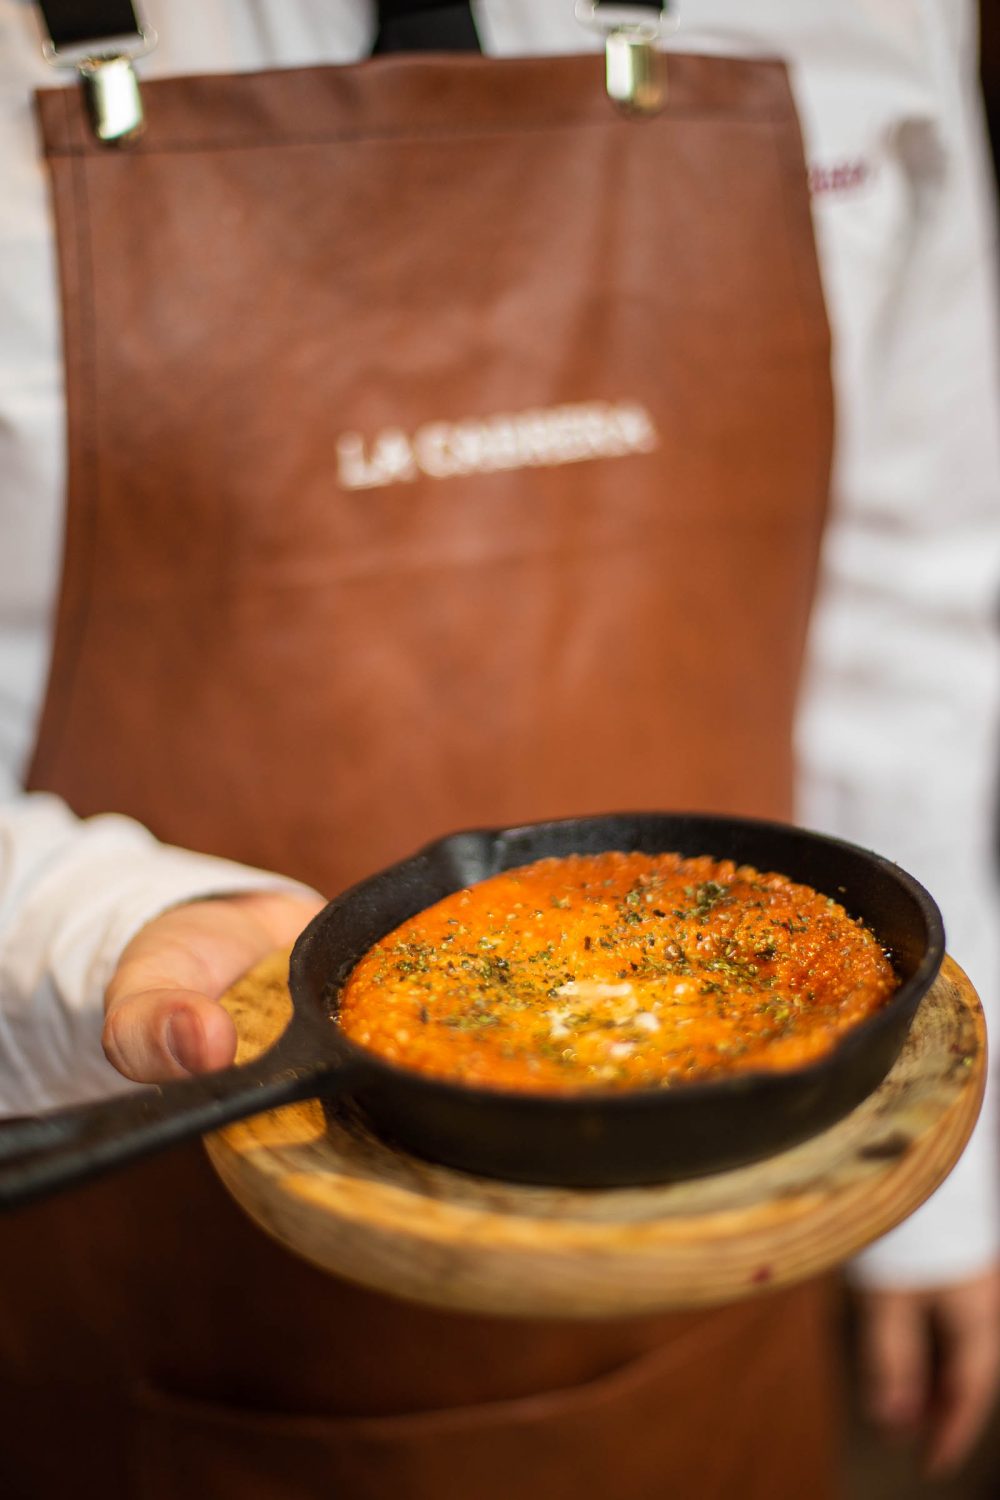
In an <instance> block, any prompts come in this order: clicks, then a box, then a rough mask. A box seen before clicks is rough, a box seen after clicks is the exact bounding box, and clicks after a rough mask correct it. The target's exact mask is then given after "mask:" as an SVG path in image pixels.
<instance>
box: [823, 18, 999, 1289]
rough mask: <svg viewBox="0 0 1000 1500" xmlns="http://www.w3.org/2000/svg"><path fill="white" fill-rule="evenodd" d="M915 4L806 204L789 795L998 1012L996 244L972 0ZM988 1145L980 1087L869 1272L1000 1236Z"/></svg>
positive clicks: (912, 1268) (939, 1276)
mask: <svg viewBox="0 0 1000 1500" xmlns="http://www.w3.org/2000/svg"><path fill="white" fill-rule="evenodd" d="M919 14H920V16H921V18H922V23H923V24H922V28H921V29H920V30H919V31H918V33H916V34H915V35H914V36H913V38H912V54H911V55H912V56H913V57H914V58H915V59H916V58H917V57H918V56H919V55H920V54H921V53H922V63H921V67H920V69H919V70H917V69H916V67H915V70H914V74H913V75H912V78H911V83H910V92H909V97H908V100H907V104H906V108H905V110H903V111H901V113H900V115H899V116H898V117H897V118H896V120H895V121H894V122H893V123H892V125H891V128H887V130H886V132H885V134H884V137H883V139H882V140H881V141H880V143H879V145H880V156H879V159H878V163H877V168H876V169H875V177H876V179H877V180H875V181H873V183H872V187H871V198H870V201H869V202H868V204H867V206H866V204H865V202H864V195H863V194H862V195H861V197H860V199H859V201H858V202H857V203H856V204H855V205H854V207H853V208H852V207H851V205H843V204H839V205H838V204H836V203H830V204H829V206H826V205H824V204H823V203H822V202H819V203H818V204H817V225H818V230H819V234H820V248H821V251H825V253H824V254H823V262H824V270H825V277H826V289H827V296H828V300H829V304H830V311H831V320H832V323H833V326H834V328H835V329H836V330H838V333H839V337H838V340H837V342H836V346H835V359H836V362H837V375H838V379H837V382H836V384H837V389H838V391H839V392H840V393H841V400H840V409H839V412H838V421H839V433H838V448H837V453H838V461H837V467H836V474H835V493H834V504H833V512H832V516H831V522H830V526H829V531H828V535H827V539H826V546H825V554H824V559H823V562H824V573H823V588H822V591H821V596H820V601H819V604H818V608H817V611H816V616H815V621H814V630H813V636H812V644H811V659H810V664H809V673H808V680H807V689H806V695H805V700H804V707H803V712H802V715H801V721H800V732H799V751H800V763H801V768H802V779H801V786H800V802H799V813H800V817H801V819H802V821H804V822H807V823H809V824H811V825H812V826H814V827H817V828H822V829H826V830H830V831H833V832H836V833H838V834H840V835H841V836H843V837H846V838H850V839H854V840H855V841H856V842H858V843H860V844H863V845H866V846H868V847H870V848H874V849H877V850H878V851H879V852H880V853H882V854H885V855H887V856H888V857H889V858H891V859H894V860H896V861H898V862H899V863H900V864H901V865H902V866H903V867H904V868H906V869H908V870H910V871H911V872H912V873H913V874H914V875H916V876H917V878H918V879H919V880H921V881H922V882H923V883H924V884H925V885H926V886H927V888H928V889H929V890H930V891H931V893H932V894H933V895H934V896H935V897H936V899H937V901H938V902H939V904H940V906H941V908H942V911H943V915H944V919H945V926H946V929H947V936H948V947H949V950H950V952H951V953H952V954H953V956H954V957H955V958H956V959H957V961H958V962H959V963H960V964H961V965H962V966H963V967H964V968H965V969H966V970H967V971H968V973H969V974H970V977H971V978H972V980H973V982H974V983H975V984H976V986H977V988H978V989H979V992H980V994H981V996H982V999H983V1002H984V1006H985V1008H986V1012H987V1018H988V1022H989V1023H990V1024H991V1025H993V1026H995V1023H996V1019H997V1015H998V1006H1000V944H998V924H1000V899H998V897H1000V891H998V886H997V875H996V852H995V848H996V838H997V825H996V818H995V814H994V803H995V795H994V793H995V788H996V785H997V781H998V776H1000V751H998V736H997V726H998V711H1000V701H998V700H1000V644H998V635H997V606H998V598H1000V432H998V423H1000V384H998V379H997V368H996V350H995V341H996V328H997V325H996V297H995V289H994V284H993V271H994V266H995V264H996V244H995V239H994V235H993V223H992V214H991V203H990V196H989V192H988V190H987V179H986V172H985V164H984V156H983V140H982V133H981V129H980V122H979V120H978V118H977V115H976V110H975V103H974V101H975V83H974V72H973V65H972V52H971V48H970V47H968V45H967V43H968V41H969V35H968V30H966V32H965V33H964V34H963V33H962V29H961V27H959V26H958V25H957V24H956V17H957V16H958V17H959V18H961V16H964V17H965V18H966V19H968V17H969V15H970V12H969V9H968V7H967V6H964V5H963V6H961V7H955V8H952V9H949V8H948V7H947V6H945V5H943V4H938V3H937V0H927V3H925V4H923V5H921V6H920V7H919ZM876 196H878V197H880V200H881V203H880V205H878V204H876ZM875 211H878V212H880V213H883V214H887V215H889V216H890V217H891V218H892V219H893V220H894V222H893V223H892V225H891V228H892V229H893V232H892V233H886V232H885V231H886V227H887V226H886V224H884V223H883V225H882V231H883V232H882V235H881V239H880V241H879V240H877V239H876V238H875V237H872V236H870V235H869V234H868V231H869V230H870V218H869V220H868V222H867V223H866V218H865V215H866V212H867V213H868V214H869V215H870V214H871V213H872V212H875ZM866 235H868V237H867V238H866ZM997 1148H998V1137H997V1125H996V1119H995V1108H994V1101H993V1100H992V1098H990V1099H989V1101H988V1104H987V1108H986V1110H985V1112H984V1115H983V1118H982V1120H981V1123H980V1125H979V1126H978V1128H977V1132H976V1134H975V1136H974V1138H973V1141H972V1143H971V1145H970V1147H969V1148H968V1150H967V1152H966V1155H965V1157H964V1158H963V1160H962V1162H961V1163H960V1165H959V1167H958V1168H957V1169H956V1171H955V1172H954V1174H953V1175H952V1176H951V1178H950V1179H949V1180H948V1181H947V1182H946V1183H945V1184H944V1185H943V1186H942V1187H941V1188H940V1189H939V1191H938V1192H937V1194H936V1195H935V1196H934V1197H933V1198H932V1199H931V1200H930V1202H929V1203H928V1204H926V1205H925V1206H924V1208H923V1209H921V1210H920V1211H919V1212H918V1213H917V1214H916V1215H914V1216H913V1218H911V1219H910V1220H909V1221H907V1223H906V1224H904V1225H903V1226H901V1227H900V1228H899V1229H898V1230H896V1231H894V1232H893V1233H892V1234H890V1235H889V1236H887V1237H886V1238H885V1239H884V1240H882V1241H881V1242H880V1243H879V1244H878V1245H876V1246H874V1247H873V1248H872V1250H870V1251H869V1252H867V1254H866V1255H865V1256H864V1257H862V1258H861V1260H860V1261H859V1262H858V1263H857V1266H856V1274H857V1276H858V1278H859V1279H861V1280H863V1281H867V1282H872V1283H873V1282H891V1283H892V1284H893V1285H895V1286H903V1285H914V1286H915V1285H926V1284H931V1283H935V1282H943V1281H948V1280H953V1279H956V1278H959V1277H965V1276H968V1275H972V1274H974V1273H975V1272H977V1271H980V1270H982V1269H983V1268H984V1266H985V1265H986V1264H987V1263H988V1262H990V1261H991V1260H993V1259H995V1258H996V1257H997V1255H998V1252H1000V1200H998V1178H1000V1173H998V1164H997Z"/></svg>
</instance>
